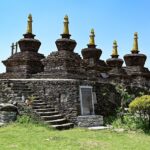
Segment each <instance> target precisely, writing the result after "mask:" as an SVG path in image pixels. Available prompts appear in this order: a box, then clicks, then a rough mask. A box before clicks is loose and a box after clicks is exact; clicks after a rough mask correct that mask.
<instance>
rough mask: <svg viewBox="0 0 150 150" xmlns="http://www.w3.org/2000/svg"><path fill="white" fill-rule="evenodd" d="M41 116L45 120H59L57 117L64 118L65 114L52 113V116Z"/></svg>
mask: <svg viewBox="0 0 150 150" xmlns="http://www.w3.org/2000/svg"><path fill="white" fill-rule="evenodd" d="M41 118H42V119H43V120H45V121H46V120H47V121H48V120H57V119H62V118H63V116H62V115H61V114H58V115H52V116H41Z"/></svg>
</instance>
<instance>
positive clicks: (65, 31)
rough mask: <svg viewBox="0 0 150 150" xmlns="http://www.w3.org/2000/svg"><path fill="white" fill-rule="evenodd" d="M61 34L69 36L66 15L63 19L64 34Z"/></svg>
mask: <svg viewBox="0 0 150 150" xmlns="http://www.w3.org/2000/svg"><path fill="white" fill-rule="evenodd" d="M63 34H69V19H68V16H67V15H66V16H65V17H64V32H63Z"/></svg>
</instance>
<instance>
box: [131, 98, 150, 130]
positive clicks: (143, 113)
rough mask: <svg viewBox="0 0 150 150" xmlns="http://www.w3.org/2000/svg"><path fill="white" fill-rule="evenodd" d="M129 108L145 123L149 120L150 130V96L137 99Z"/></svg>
mask: <svg viewBox="0 0 150 150" xmlns="http://www.w3.org/2000/svg"><path fill="white" fill-rule="evenodd" d="M129 108H130V111H131V112H132V113H134V114H139V116H140V117H141V118H142V119H144V120H145V122H147V120H148V122H149V129H150V95H143V96H141V97H137V98H135V99H134V100H133V101H132V102H131V103H130V104H129Z"/></svg>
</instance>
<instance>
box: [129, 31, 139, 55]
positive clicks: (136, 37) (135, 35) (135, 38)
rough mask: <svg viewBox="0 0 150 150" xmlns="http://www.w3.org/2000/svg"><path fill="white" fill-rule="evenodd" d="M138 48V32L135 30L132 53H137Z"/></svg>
mask: <svg viewBox="0 0 150 150" xmlns="http://www.w3.org/2000/svg"><path fill="white" fill-rule="evenodd" d="M138 51H139V49H138V33H137V32H135V33H134V42H133V48H132V51H131V52H133V53H138Z"/></svg>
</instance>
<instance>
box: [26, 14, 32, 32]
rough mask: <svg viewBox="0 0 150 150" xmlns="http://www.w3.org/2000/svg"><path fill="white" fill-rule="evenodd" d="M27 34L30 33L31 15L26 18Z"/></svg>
mask: <svg viewBox="0 0 150 150" xmlns="http://www.w3.org/2000/svg"><path fill="white" fill-rule="evenodd" d="M27 33H32V15H31V14H29V16H28V25H27Z"/></svg>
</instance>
